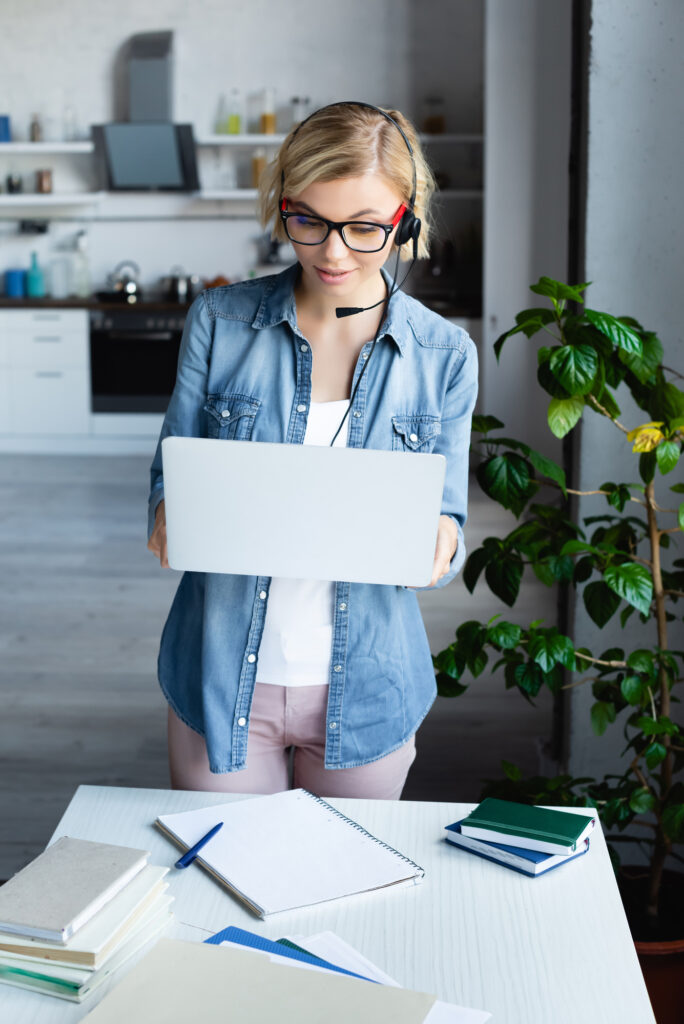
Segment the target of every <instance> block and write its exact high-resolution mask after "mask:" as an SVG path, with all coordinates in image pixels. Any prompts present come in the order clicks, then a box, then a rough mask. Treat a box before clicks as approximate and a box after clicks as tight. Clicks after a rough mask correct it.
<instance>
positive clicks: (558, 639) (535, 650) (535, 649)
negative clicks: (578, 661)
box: [528, 629, 575, 672]
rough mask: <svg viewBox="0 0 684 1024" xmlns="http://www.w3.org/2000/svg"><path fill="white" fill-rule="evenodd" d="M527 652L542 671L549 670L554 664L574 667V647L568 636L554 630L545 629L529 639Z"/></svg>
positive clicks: (569, 667)
mask: <svg viewBox="0 0 684 1024" xmlns="http://www.w3.org/2000/svg"><path fill="white" fill-rule="evenodd" d="M528 654H529V656H530V658H532V660H533V661H536V663H537V664H538V665H539V667H540V668H541V670H542V672H550V671H551V669H552V668H553V667H554V665H556V664H561V665H564V666H565V668H568V669H571V670H572V669H574V668H575V648H574V646H573V643H572V640H571V639H570V637H568V636H562V635H561V634H560V633H558V632H557V631H556V630H553V629H551V630H545V631H544V632H540V633H538V634H537V636H535V637H534V638H533V639H531V640H530V643H529V646H528Z"/></svg>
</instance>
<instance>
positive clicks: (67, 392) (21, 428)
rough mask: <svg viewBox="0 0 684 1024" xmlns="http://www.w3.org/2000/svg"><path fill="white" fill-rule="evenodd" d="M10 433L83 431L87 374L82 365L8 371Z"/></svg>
mask: <svg viewBox="0 0 684 1024" xmlns="http://www.w3.org/2000/svg"><path fill="white" fill-rule="evenodd" d="M8 376H9V386H10V396H9V410H10V416H9V419H10V424H9V426H10V431H11V433H12V434H48V435H49V434H87V433H88V432H89V429H90V374H89V372H88V370H87V368H86V367H62V368H56V367H51V368H50V369H38V368H34V369H29V368H28V367H14V368H13V369H11V370H10V371H9V374H8Z"/></svg>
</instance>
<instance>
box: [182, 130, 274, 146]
mask: <svg viewBox="0 0 684 1024" xmlns="http://www.w3.org/2000/svg"><path fill="white" fill-rule="evenodd" d="M284 141H285V136H284V135H257V134H256V132H255V133H253V134H251V135H250V134H247V135H229V134H227V133H226V134H225V135H201V136H199V137H198V138H196V139H195V145H196V146H236V147H239V148H243V149H245V148H247V147H249V146H279V145H280V144H281V142H284Z"/></svg>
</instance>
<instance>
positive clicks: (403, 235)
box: [278, 100, 422, 448]
mask: <svg viewBox="0 0 684 1024" xmlns="http://www.w3.org/2000/svg"><path fill="white" fill-rule="evenodd" d="M335 107H363V108H365V109H366V110H374V111H375V112H376V113H377V114H380V115H381V117H384V118H385V120H386V121H389V123H390V124H393V125H394V127H395V128H396V129H397V131H398V132H399V134H400V135H401V137H402V139H403V140H404V142H405V144H406V148H407V149H408V151H409V155H410V157H411V195H410V198H409V201H408V206H407V208H406V209H405V210H404V213H403V214H402V216H401V219H400V220H399V223H398V224H397V228H396V233H395V236H394V244H395V245H396V247H397V263H396V267H395V270H394V280H393V281H392V285H391V287H390V289H389V291H388V293H387V295H386V296H385V297H384V298H383V299H380V301H379V302H375V303H374V304H373V305H372V306H338V307H337V309H336V310H335V314H336V315H337V317H338V318H341V317H345V316H353V315H354V314H356V313H365V312H366V311H367V310H369V309H375V308H376V306H380V305H382V304H383V303H384V305H385V309H384V311H383V316H382V317H381V318H380V323H379V324H378V328H377V330H376V332H375V336H374V337H373V341H372V344H371V350H370V352H369V353H368V359H366V361H365V362H364V364H363V367H362V369H361V373H360V374H359V378H358V380H357V382H356V384H355V386H354V390H353V392H352V395H351V398H350V400H349V407H348V408H347V411H346V412H345V414H344V416H343V417H342V421H341V422H340V425H339V427H338V428H337V430H336V432H335V436H334V437H333V439H332V441H331V442H330V447H331V448H332V446H333V445H334V444H335V441H336V439H337V436H338V434H339V432H340V430H341V429H342V427H343V426H344V421H345V420H346V418H347V416H348V415H349V412H350V410H351V408H352V407H353V404H354V399H355V397H356V392H357V390H358V387H359V384H360V383H361V378H362V377H363V375H364V373H365V372H366V368H367V366H368V364H369V362H370V360H371V356H372V355H373V351H374V350H375V344H376V342H377V340H378V335H379V334H380V327H381V326H382V323H383V321H384V319H385V316H386V315H387V310H388V308H389V302H390V299H391V298H392V296H393V295H394V293H395V292H397V291H398V290H399V288H400V287H401V286H402V285H403V284H404V282H405V281H406V278H407V277H408V276H409V274H410V273H411V271H412V270H413V267H414V265H415V262H416V260H417V259H418V239H419V237H420V230H421V226H422V225H421V221H420V218H419V217H416V215H415V212H414V209H415V203H416V187H417V183H416V177H417V175H416V159H415V156H414V153H413V146H412V145H411V143H410V141H409V139H408V137H407V135H406V132H405V131H404V129H403V128H402V127H401V125H400V124H398V123H397V121H395V120H394V118H393V117H392V116H391V115H390V114H388V113H387V111H386V110H383V109H382V108H381V107H376V106H375V105H374V104H373V103H365V102H364V101H363V100H340V101H339V102H338V103H328V104H327V106H325V107H320V108H319V109H318V110H314V112H313V113H312V114H309V116H308V117H305V118H304V120H303V121H300V123H299V124H298V125H297V127H296V128H295V130H294V131H293V132H292V135H291V136H290V140H289V142H288V149H289V147H290V146H291V145H292V141H293V139H294V138H295V136H296V135H297V133H298V132H299V130H300V129H301V128H303V127H304V125H305V124H307V123H308V122H309V121H311V119H312V118H314V117H317V116H318V115H319V114H321V113H322V112H323V111H324V110H331V109H333V108H335ZM284 193H285V171H284V170H282V168H281V171H280V196H279V199H278V211H279V214H280V215H281V216H282V214H283V213H284V199H285V196H284ZM406 242H413V256H412V259H411V265H410V267H409V268H408V270H407V271H406V273H405V274H404V277H403V278H402V280H401V282H399V283H397V276H398V271H399V259H400V254H401V247H402V245H405V244H406Z"/></svg>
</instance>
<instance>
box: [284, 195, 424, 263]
mask: <svg viewBox="0 0 684 1024" xmlns="http://www.w3.org/2000/svg"><path fill="white" fill-rule="evenodd" d="M286 206H287V199H285V198H284V199H283V201H282V204H281V208H280V219H281V220H282V222H283V227H284V228H285V234H286V235H287V237H288V238H289V239H290V241H291V242H294V243H295V245H323V242H325V241H326V240H327V239H328V237H329V235H330V232H331V231H333V230H335V231H337V233H338V234H339V236H340V238H341V239H342V241H343V242H344V244H345V245H346V246H347V248H348V249H351V250H352V252H365V253H374V252H382V250H383V249H384V248H385V246H386V245H387V239H388V238H389V236H390V235H391V234H392V232H393V231H394V229H395V227H396V226H397V224H398V223H399V221H400V220H401V218H402V217H403V215H404V213H405V212H406V204H405V203H402V204H401V206H400V207H399V209H398V210H397V212H396V213H395V215H394V217H393V218H392V223H391V224H378V223H377V221H374V220H341V221H335V220H328V219H327V218H326V217H321V216H320V215H319V214H317V213H311V214H309V213H304V212H302V211H295V210H287V209H286ZM290 217H307V218H309V219H310V220H319V221H320V222H321V224H325V226H326V228H327V231H326V233H325V235H324V236H323V238H321V240H320V242H300V241H298V240H297V239H296V238H293V237H292V235H291V234H290V232H289V230H288V227H287V222H288V220H289V219H290ZM349 224H361V225H363V226H365V227H372V228H382V230H383V231H384V232H385V237H384V238H383V241H382V245H379V246H378V247H377V249H357V248H355V246H353V245H350V244H349V242H348V241H347V239H346V238H345V237H344V229H345V228H346V227H347V226H348V225H349Z"/></svg>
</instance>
